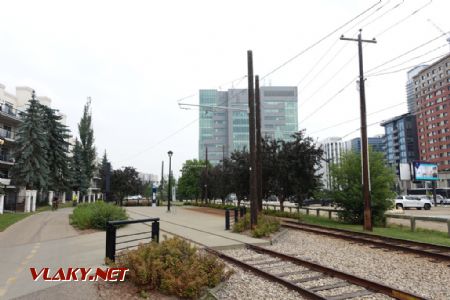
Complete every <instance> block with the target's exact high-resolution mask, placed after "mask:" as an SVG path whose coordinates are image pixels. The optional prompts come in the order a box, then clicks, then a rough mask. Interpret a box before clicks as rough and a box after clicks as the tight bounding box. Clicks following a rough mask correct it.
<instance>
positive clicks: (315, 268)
mask: <svg viewBox="0 0 450 300" xmlns="http://www.w3.org/2000/svg"><path fill="white" fill-rule="evenodd" d="M133 213H136V214H139V215H142V216H145V217H148V215H145V214H141V213H137V212H133ZM162 222H164V221H163V220H162ZM171 224H175V223H171ZM177 225H178V226H183V227H185V226H184V225H182V224H177ZM188 228H189V229H191V230H196V229H194V228H191V227H188ZM172 234H173V233H172ZM173 235H177V234H173ZM216 235H217V234H216ZM218 236H221V237H223V238H227V239H231V240H233V239H232V238H229V237H225V236H222V235H218ZM179 237H181V238H185V237H182V236H179ZM188 241H190V242H192V243H194V244H197V245H200V246H201V247H202V248H203V249H204V250H205V251H207V252H209V253H212V254H214V255H216V256H218V257H220V258H221V259H223V260H225V261H227V262H229V263H232V264H234V265H237V266H239V267H241V268H243V269H244V270H249V271H251V272H253V273H255V274H256V275H258V276H261V277H264V278H266V279H268V280H270V281H273V282H277V283H279V284H281V285H284V286H285V287H287V288H289V289H290V290H294V291H297V292H298V293H299V294H301V295H303V296H305V297H306V298H308V299H321V300H325V299H327V300H343V299H354V298H358V297H364V296H368V295H375V294H384V295H387V296H389V297H392V298H395V299H401V300H415V299H426V298H423V297H421V296H417V295H414V294H411V293H408V292H405V291H401V290H399V289H395V288H392V287H389V286H386V285H383V284H381V283H378V282H374V281H370V280H367V279H364V278H361V277H358V276H355V275H352V274H348V273H345V272H341V271H338V270H335V269H332V268H328V267H325V266H322V265H320V264H318V263H315V262H311V261H308V260H303V259H301V258H299V257H295V256H292V255H288V254H284V253H280V252H276V251H272V250H270V249H266V248H263V247H259V246H255V245H251V244H246V243H242V244H243V245H244V246H245V247H246V248H247V249H248V250H249V251H252V252H253V253H254V254H255V255H252V256H251V257H249V258H244V259H238V258H235V257H232V256H230V255H228V254H226V253H224V252H222V251H218V250H215V249H212V248H210V247H207V246H206V245H204V244H202V243H199V242H198V241H192V240H189V239H188ZM235 241H236V240H235ZM287 270H289V271H287ZM293 277H294V278H293ZM324 281H325V283H324Z"/></svg>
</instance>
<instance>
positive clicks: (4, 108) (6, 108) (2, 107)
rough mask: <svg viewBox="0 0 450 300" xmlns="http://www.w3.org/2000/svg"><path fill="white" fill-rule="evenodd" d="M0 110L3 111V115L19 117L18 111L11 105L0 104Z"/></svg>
mask: <svg viewBox="0 0 450 300" xmlns="http://www.w3.org/2000/svg"><path fill="white" fill-rule="evenodd" d="M0 112H1V113H3V114H4V115H8V116H11V117H14V118H16V119H20V118H21V116H20V111H19V110H17V109H15V108H13V107H11V106H10V105H6V104H0Z"/></svg>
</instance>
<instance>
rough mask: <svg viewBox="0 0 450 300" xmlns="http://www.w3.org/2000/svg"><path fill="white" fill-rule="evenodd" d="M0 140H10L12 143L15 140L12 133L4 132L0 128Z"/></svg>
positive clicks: (4, 130) (14, 135)
mask: <svg viewBox="0 0 450 300" xmlns="http://www.w3.org/2000/svg"><path fill="white" fill-rule="evenodd" d="M0 138H1V139H6V140H10V141H14V140H15V138H16V134H15V132H13V131H10V130H6V129H4V128H0Z"/></svg>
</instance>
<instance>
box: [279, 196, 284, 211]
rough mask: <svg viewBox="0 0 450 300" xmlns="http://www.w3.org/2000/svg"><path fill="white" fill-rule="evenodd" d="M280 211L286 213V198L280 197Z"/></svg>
mask: <svg viewBox="0 0 450 300" xmlns="http://www.w3.org/2000/svg"><path fill="white" fill-rule="evenodd" d="M280 211H282V212H283V211H284V196H281V197H280Z"/></svg>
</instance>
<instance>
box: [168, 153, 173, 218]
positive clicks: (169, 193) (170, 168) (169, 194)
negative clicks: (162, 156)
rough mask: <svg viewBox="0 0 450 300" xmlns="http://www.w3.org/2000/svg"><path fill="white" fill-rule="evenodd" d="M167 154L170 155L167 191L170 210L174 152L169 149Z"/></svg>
mask: <svg viewBox="0 0 450 300" xmlns="http://www.w3.org/2000/svg"><path fill="white" fill-rule="evenodd" d="M167 154H168V155H169V192H168V193H167V197H168V199H167V211H169V212H170V198H171V197H172V184H171V180H170V179H171V176H172V155H173V152H172V151H171V150H169V152H167Z"/></svg>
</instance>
